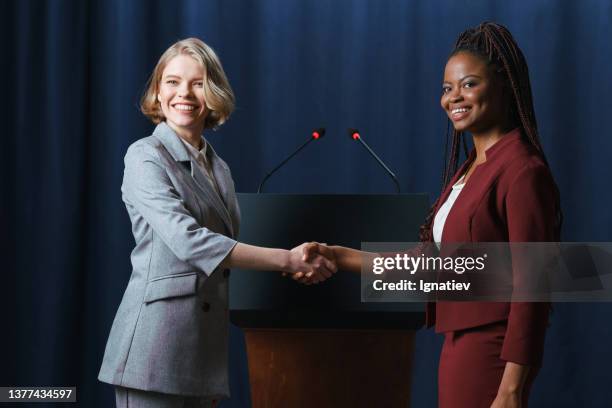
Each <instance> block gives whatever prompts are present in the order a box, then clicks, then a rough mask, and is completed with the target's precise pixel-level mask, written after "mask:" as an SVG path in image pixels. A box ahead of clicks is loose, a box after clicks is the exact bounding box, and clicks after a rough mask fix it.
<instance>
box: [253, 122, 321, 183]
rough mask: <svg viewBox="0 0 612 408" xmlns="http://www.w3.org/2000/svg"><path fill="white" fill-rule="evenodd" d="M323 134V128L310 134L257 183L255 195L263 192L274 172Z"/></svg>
mask: <svg viewBox="0 0 612 408" xmlns="http://www.w3.org/2000/svg"><path fill="white" fill-rule="evenodd" d="M324 134H325V128H319V129H316V130H314V131H313V132H312V136H311V137H310V138H309V139H308V140H307V141H306V142H304V143H303V144H302V145H301V146H300V147H298V148H297V149H296V150H295V151H294V152H293V153H291V154H290V155H289V157H287V158H286V159H285V160H283V161H282V162H280V163H279V164H278V166H276V167H275V168H273V169H272V170H271V171H270V172H269V173H268V174H266V176H265V177H264V178H263V180H262V181H261V183H259V187H257V194H259V193H261V190H263V187H264V184H265V183H266V181H268V179H269V178H270V176H272V175H273V174H274V173H276V171H277V170H278V169H280V168H281V167H283V166H284V165H285V163H287V162H288V161H289V160H291V159H292V158H293V157H294V156H295V155H296V154H298V153H299V152H301V151H302V149H304V148H305V147H306V146H308V144H309V143H310V142H312V141H313V140H318V139H319V138H321V137H323V135H324Z"/></svg>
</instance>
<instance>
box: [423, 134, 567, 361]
mask: <svg viewBox="0 0 612 408" xmlns="http://www.w3.org/2000/svg"><path fill="white" fill-rule="evenodd" d="M475 156H476V155H475V151H472V153H471V154H470V156H469V157H468V159H467V160H466V162H465V163H464V164H463V165H462V166H461V168H460V169H459V171H458V172H457V173H456V174H455V176H454V177H453V179H452V181H451V182H450V183H449V185H448V186H447V187H446V188H445V190H444V191H443V193H442V195H441V196H440V199H439V200H438V203H437V208H436V210H435V211H436V212H437V211H438V210H439V208H440V206H441V205H442V204H443V203H444V202H445V201H446V199H447V198H448V196H449V194H450V191H451V186H452V185H453V184H454V183H455V182H456V181H457V180H458V179H459V177H461V175H462V174H464V173H465V172H466V171H467V169H468V166H469V165H470V163H471V162H472V161H473V160H474V158H475ZM486 158H487V160H486V162H485V163H483V164H481V165H479V166H477V167H476V169H475V170H474V172H473V173H472V175H471V176H470V179H469V180H468V182H467V184H466V185H465V187H464V188H463V190H462V191H461V194H460V195H459V197H458V198H457V201H455V203H454V204H453V207H452V208H451V211H450V213H449V215H448V218H447V219H446V222H445V224H444V230H443V232H442V242H443V243H444V242H537V241H540V242H557V241H559V240H560V236H559V235H560V220H559V214H560V212H559V193H558V189H557V186H556V184H555V182H554V180H553V177H552V175H551V173H550V170H549V168H548V166H547V165H546V163H545V162H544V160H543V158H542V156H541V155H540V154H539V152H538V151H537V150H536V149H535V148H534V147H533V146H532V145H531V144H529V143H528V142H526V141H525V140H524V139H523V138H522V135H521V132H520V130H519V129H515V130H513V131H511V132H510V133H508V134H506V135H505V136H504V137H503V138H502V139H501V140H499V141H498V142H497V143H495V144H494V145H493V146H491V147H490V148H489V149H487V151H486ZM549 309H550V305H549V303H545V302H540V303H526V302H512V303H510V302H442V301H441V302H437V303H430V304H428V307H427V325H428V326H431V325H433V324H434V323H435V326H436V332H448V331H456V330H462V329H467V328H474V327H478V326H483V325H486V324H489V323H494V322H499V321H504V320H507V322H508V328H507V330H506V336H505V339H504V343H503V347H502V353H501V356H500V357H501V359H503V360H506V361H512V362H515V363H519V364H523V365H533V366H539V365H540V364H541V358H542V355H543V347H544V335H545V331H546V326H547V324H548V313H549Z"/></svg>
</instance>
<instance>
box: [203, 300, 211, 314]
mask: <svg viewBox="0 0 612 408" xmlns="http://www.w3.org/2000/svg"><path fill="white" fill-rule="evenodd" d="M209 310H210V303H208V302H204V303H202V311H203V312H208V311H209Z"/></svg>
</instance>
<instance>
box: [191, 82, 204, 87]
mask: <svg viewBox="0 0 612 408" xmlns="http://www.w3.org/2000/svg"><path fill="white" fill-rule="evenodd" d="M193 85H194V86H197V87H198V88H201V87H203V86H204V83H203V82H196V83H194V84H193Z"/></svg>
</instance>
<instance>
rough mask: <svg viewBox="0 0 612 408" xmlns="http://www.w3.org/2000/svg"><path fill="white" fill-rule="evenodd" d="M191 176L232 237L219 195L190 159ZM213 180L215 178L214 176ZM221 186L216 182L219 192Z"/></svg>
mask: <svg viewBox="0 0 612 408" xmlns="http://www.w3.org/2000/svg"><path fill="white" fill-rule="evenodd" d="M209 147H210V145H209ZM191 175H192V176H193V178H194V180H195V182H196V184H197V185H198V187H199V188H200V190H202V191H203V192H204V194H206V196H207V197H208V199H209V200H210V203H211V204H212V205H213V207H215V210H217V212H218V213H219V215H220V216H221V219H222V220H223V223H224V224H225V226H226V227H227V229H228V231H229V232H230V235H232V236H233V235H234V227H233V225H232V220H231V218H230V215H229V212H228V209H227V207H226V206H225V204H224V203H223V201H222V199H221V197H220V196H219V194H217V192H216V191H215V188H214V187H213V186H212V184H210V181H209V180H208V178H207V177H206V176H205V175H204V173H202V170H201V169H200V166H198V164H197V163H196V162H195V160H193V159H191ZM215 178H217V177H216V175H215ZM217 180H218V179H217ZM222 184H223V183H219V182H217V185H218V187H219V190H221V188H222V187H221V185H222Z"/></svg>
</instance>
